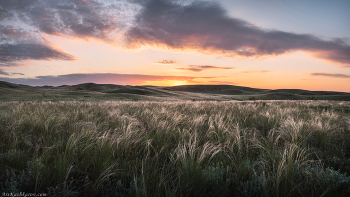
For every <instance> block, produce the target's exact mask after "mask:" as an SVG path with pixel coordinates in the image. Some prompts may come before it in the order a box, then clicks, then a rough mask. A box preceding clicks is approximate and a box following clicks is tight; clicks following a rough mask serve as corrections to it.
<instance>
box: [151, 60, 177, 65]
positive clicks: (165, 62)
mask: <svg viewBox="0 0 350 197" xmlns="http://www.w3.org/2000/svg"><path fill="white" fill-rule="evenodd" d="M156 63H157V64H176V63H178V62H177V61H176V60H162V61H159V62H156Z"/></svg>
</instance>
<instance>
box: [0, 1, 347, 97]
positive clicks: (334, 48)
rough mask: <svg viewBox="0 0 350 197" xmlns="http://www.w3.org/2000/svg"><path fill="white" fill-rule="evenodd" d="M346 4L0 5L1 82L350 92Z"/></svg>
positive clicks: (154, 2)
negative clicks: (217, 85)
mask: <svg viewBox="0 0 350 197" xmlns="http://www.w3.org/2000/svg"><path fill="white" fill-rule="evenodd" d="M349 10H350V1H349V0H264V1H262V0H244V1H243V0H211V1H201V0H103V1H102V0H100V1H98V0H95V1H93V0H59V1H58V0H0V81H8V82H12V83H18V84H27V85H34V86H43V85H53V86H59V85H73V84H79V83H87V82H93V83H100V84H120V85H157V86H173V85H189V84H229V85H238V86H248V87H254V88H266V89H307V90H325V91H329V90H332V91H343V92H350V25H349V24H350V12H349Z"/></svg>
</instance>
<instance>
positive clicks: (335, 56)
mask: <svg viewBox="0 0 350 197" xmlns="http://www.w3.org/2000/svg"><path fill="white" fill-rule="evenodd" d="M138 2H139V3H140V4H141V5H142V6H143V8H142V10H141V11H140V13H139V14H138V15H137V16H136V19H135V22H136V23H135V26H134V27H133V28H131V29H130V30H129V31H128V32H127V34H126V39H127V42H128V45H127V46H128V47H130V48H138V47H140V46H142V45H149V46H156V47H167V48H172V49H179V50H187V49H190V50H196V51H200V52H203V53H209V54H220V55H224V56H227V57H234V56H243V57H261V56H266V55H280V54H284V53H287V52H292V51H298V50H301V51H306V52H309V53H311V54H312V55H313V56H315V57H317V58H320V59H324V60H328V61H332V62H337V63H343V64H350V46H349V45H348V44H347V43H346V42H345V41H344V40H341V39H335V40H330V41H326V40H322V39H320V38H318V37H316V36H314V35H309V34H296V33H289V32H283V31H277V30H264V29H261V28H258V27H256V26H254V25H252V24H250V23H248V22H246V21H243V20H240V19H237V18H231V17H229V16H228V15H227V13H226V11H225V10H224V9H223V8H222V7H221V6H220V5H218V4H216V3H211V2H203V1H195V2H193V3H191V4H187V5H183V4H180V3H178V2H177V1H170V0H167V1H165V0H143V1H138Z"/></svg>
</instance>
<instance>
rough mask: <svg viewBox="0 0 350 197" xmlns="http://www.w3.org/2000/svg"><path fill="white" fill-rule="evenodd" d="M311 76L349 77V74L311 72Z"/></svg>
mask: <svg viewBox="0 0 350 197" xmlns="http://www.w3.org/2000/svg"><path fill="white" fill-rule="evenodd" d="M311 75H312V76H322V77H332V78H350V75H345V74H330V73H311Z"/></svg>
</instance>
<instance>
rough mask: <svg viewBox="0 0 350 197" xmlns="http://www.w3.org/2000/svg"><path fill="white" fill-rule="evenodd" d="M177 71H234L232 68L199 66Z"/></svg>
mask: <svg viewBox="0 0 350 197" xmlns="http://www.w3.org/2000/svg"><path fill="white" fill-rule="evenodd" d="M177 69H179V70H188V71H193V72H201V71H204V70H211V69H224V70H229V69H234V68H232V67H218V66H200V65H188V67H186V68H177Z"/></svg>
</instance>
